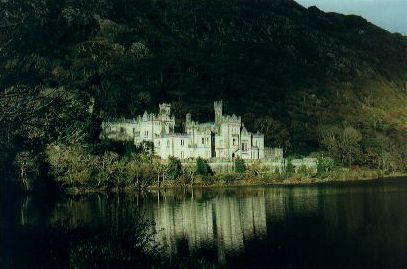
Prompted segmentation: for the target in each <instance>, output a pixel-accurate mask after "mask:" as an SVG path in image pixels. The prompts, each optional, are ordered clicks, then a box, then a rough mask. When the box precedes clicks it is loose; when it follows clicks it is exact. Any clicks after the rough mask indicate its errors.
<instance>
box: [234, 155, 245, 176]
mask: <svg viewBox="0 0 407 269" xmlns="http://www.w3.org/2000/svg"><path fill="white" fill-rule="evenodd" d="M235 172H236V173H239V174H243V173H244V172H246V164H245V163H244V160H243V159H242V158H240V157H237V158H236V160H235Z"/></svg>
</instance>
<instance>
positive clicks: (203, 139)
mask: <svg viewBox="0 0 407 269" xmlns="http://www.w3.org/2000/svg"><path fill="white" fill-rule="evenodd" d="M202 145H205V138H203V137H202Z"/></svg>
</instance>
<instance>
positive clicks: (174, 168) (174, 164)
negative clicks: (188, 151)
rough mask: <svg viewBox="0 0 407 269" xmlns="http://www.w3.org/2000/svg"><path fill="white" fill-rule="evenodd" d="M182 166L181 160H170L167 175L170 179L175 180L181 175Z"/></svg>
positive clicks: (172, 158)
mask: <svg viewBox="0 0 407 269" xmlns="http://www.w3.org/2000/svg"><path fill="white" fill-rule="evenodd" d="M181 171H182V166H181V162H180V160H178V159H177V158H174V157H170V158H169V159H168V164H167V169H166V175H167V177H168V178H169V179H171V180H175V179H177V178H178V177H179V175H181Z"/></svg>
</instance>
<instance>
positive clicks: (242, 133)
mask: <svg viewBox="0 0 407 269" xmlns="http://www.w3.org/2000/svg"><path fill="white" fill-rule="evenodd" d="M159 108H160V110H159V113H158V114H157V115H154V114H149V113H147V112H144V115H143V116H138V117H137V118H136V119H132V120H128V119H113V120H112V119H110V120H106V121H104V122H103V123H102V130H103V131H102V136H103V137H104V138H107V139H112V140H122V141H133V142H134V144H136V145H141V144H142V143H143V142H150V143H152V144H153V145H154V154H155V155H157V156H159V157H161V158H162V159H167V158H168V157H170V156H173V157H176V158H179V159H193V158H197V157H201V158H204V159H233V158H235V157H238V156H239V157H241V158H242V159H245V160H262V159H264V158H265V148H264V135H263V134H260V133H259V132H257V133H251V132H249V131H248V130H247V129H246V128H245V127H244V124H243V123H242V120H241V117H238V116H236V115H223V106H222V101H220V102H214V110H215V120H214V122H206V123H199V122H197V121H193V120H192V117H191V114H189V113H188V114H187V115H186V118H185V128H184V132H182V133H176V132H174V128H175V118H174V116H172V115H171V105H170V104H160V106H159ZM266 151H267V150H266ZM273 152H274V154H276V151H273ZM281 157H282V154H281Z"/></svg>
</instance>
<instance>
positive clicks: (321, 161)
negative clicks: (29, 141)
mask: <svg viewBox="0 0 407 269" xmlns="http://www.w3.org/2000/svg"><path fill="white" fill-rule="evenodd" d="M334 168H335V160H334V159H333V158H329V157H319V158H318V163H317V171H318V173H324V172H330V171H332V170H333V169H334Z"/></svg>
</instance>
